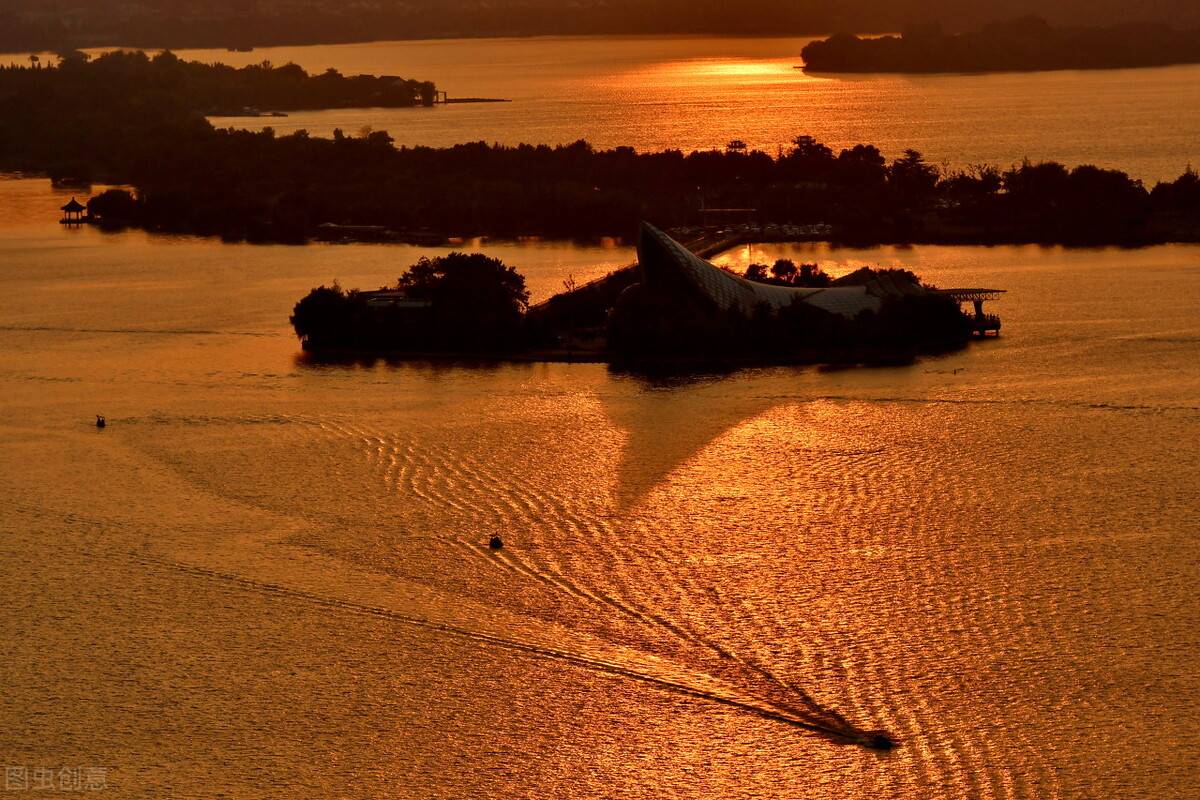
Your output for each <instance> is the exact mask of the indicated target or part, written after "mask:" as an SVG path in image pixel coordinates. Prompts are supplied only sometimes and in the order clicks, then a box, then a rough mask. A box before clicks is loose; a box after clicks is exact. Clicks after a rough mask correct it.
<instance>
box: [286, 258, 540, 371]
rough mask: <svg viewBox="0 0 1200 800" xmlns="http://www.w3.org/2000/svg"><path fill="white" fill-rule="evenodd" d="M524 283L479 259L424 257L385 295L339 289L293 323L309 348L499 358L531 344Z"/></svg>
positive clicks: (311, 300)
mask: <svg viewBox="0 0 1200 800" xmlns="http://www.w3.org/2000/svg"><path fill="white" fill-rule="evenodd" d="M528 304H529V292H528V291H527V290H526V289H525V278H524V277H523V276H522V275H521V274H520V273H518V272H517V271H516V270H515V269H513V268H512V267H509V266H506V265H505V264H504V263H503V262H501V261H500V260H499V259H495V258H491V257H489V256H485V255H482V254H480V253H450V254H449V255H446V256H439V257H437V258H432V259H430V258H422V259H421V260H420V261H418V262H417V263H416V264H413V265H412V266H411V267H409V269H408V270H407V271H406V272H405V273H404V274H403V275H402V276H400V278H399V279H398V280H397V281H396V283H395V284H394V285H393V286H390V287H384V288H383V289H381V290H380V291H379V292H359V291H357V290H351V291H345V290H343V289H342V288H341V287H340V286H338V285H337V284H336V283H334V285H333V286H331V287H326V286H319V287H317V288H315V289H313V290H312V291H311V292H309V293H308V295H306V296H305V297H304V298H302V299H301V300H300V301H299V302H298V303H297V304H296V307H295V309H294V310H293V312H292V316H291V323H292V327H293V329H294V330H295V332H296V336H298V337H299V338H300V339H301V341H303V342H304V344H305V347H306V348H308V349H314V350H320V349H341V348H345V349H356V350H376V351H384V350H386V351H396V352H453V353H495V352H505V351H509V350H513V349H517V348H520V347H522V346H523V345H524V343H525V341H526V331H525V320H524V314H525V310H526V309H527V307H528Z"/></svg>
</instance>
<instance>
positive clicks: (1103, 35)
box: [801, 16, 1200, 73]
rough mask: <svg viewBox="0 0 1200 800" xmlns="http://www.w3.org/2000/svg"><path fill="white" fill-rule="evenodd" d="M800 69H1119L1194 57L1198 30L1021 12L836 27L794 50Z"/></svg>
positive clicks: (1197, 57) (1198, 52) (1199, 59)
mask: <svg viewBox="0 0 1200 800" xmlns="http://www.w3.org/2000/svg"><path fill="white" fill-rule="evenodd" d="M801 53H802V55H803V58H804V64H805V70H806V71H808V72H819V73H839V72H873V73H889V72H898V73H954V72H960V73H961V72H967V73H980V72H1034V71H1040V70H1060V69H1126V68H1134V67H1162V66H1170V65H1175V64H1196V63H1200V29H1196V30H1175V29H1173V28H1171V27H1169V26H1167V25H1159V24H1146V23H1143V24H1125V25H1116V26H1112V27H1087V28H1085V27H1070V28H1055V27H1051V25H1050V24H1049V23H1048V22H1046V21H1045V20H1044V19H1041V18H1039V17H1034V16H1029V17H1022V18H1019V19H1014V20H1008V21H1005V22H994V23H992V24H990V25H987V26H985V27H983V28H982V29H980V30H978V31H973V32H970V33H948V32H945V31H943V30H942V28H941V26H940V25H924V26H917V27H911V28H909V29H908V30H906V31H905V32H904V34H903V35H902V36H898V37H897V36H880V37H871V38H860V37H858V36H853V35H850V34H838V35H836V36H833V37H830V38H828V39H824V40H822V41H816V42H811V43H809V44H808V45H806V46H805V47H804V49H803V50H802V51H801Z"/></svg>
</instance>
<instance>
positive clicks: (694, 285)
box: [291, 225, 998, 365]
mask: <svg viewBox="0 0 1200 800" xmlns="http://www.w3.org/2000/svg"><path fill="white" fill-rule="evenodd" d="M638 257H639V263H638V264H637V265H635V266H634V267H630V268H627V269H624V270H620V271H618V272H617V273H613V275H612V276H610V278H609V279H607V280H606V281H601V282H597V283H611V284H613V287H614V289H615V290H614V291H596V290H595V284H593V285H592V286H584V287H579V288H569V289H568V290H567V291H565V292H564V293H563V294H560V295H558V296H556V297H554V298H551V299H550V300H549V301H547V302H545V303H542V304H540V305H538V306H535V307H533V308H530V307H529V304H528V303H529V294H528V292H527V291H526V289H525V280H524V278H523V277H522V276H521V275H520V274H519V273H518V272H517V271H516V270H515V269H513V268H512V267H509V266H507V265H505V264H503V263H502V262H500V261H499V260H497V259H495V258H490V257H488V256H485V255H482V254H478V253H473V254H468V253H451V254H449V255H446V256H440V257H437V258H433V259H429V258H422V259H421V260H420V261H418V262H417V263H416V264H414V265H413V266H412V267H410V268H409V269H408V270H407V271H406V272H405V273H404V274H403V275H402V276H401V277H400V278H399V279H398V280H397V281H396V282H395V283H394V284H392V285H389V286H384V287H382V288H380V289H379V290H375V291H358V290H355V289H351V290H346V289H343V288H342V287H341V286H339V285H338V284H336V283H334V284H333V285H332V286H320V287H317V288H315V289H313V290H312V291H311V292H309V294H308V295H306V296H305V297H304V298H302V299H301V300H300V301H299V302H297V303H296V306H295V308H294V310H293V312H292V316H291V323H292V327H293V329H294V330H295V332H296V336H297V337H298V338H299V339H300V341H301V343H302V346H303V348H304V350H305V351H307V352H309V353H310V354H313V355H315V356H317V357H330V356H332V357H335V358H340V357H345V356H347V355H349V356H353V357H361V356H367V357H378V356H385V357H394V358H414V357H415V358H487V359H518V360H570V361H576V360H587V361H606V362H612V363H617V364H630V365H638V364H651V363H658V364H670V363H681V362H684V363H696V362H705V363H713V362H719V363H730V364H744V363H758V364H771V363H817V362H825V363H829V362H837V363H862V362H876V363H878V362H885V363H896V362H907V361H911V360H912V359H914V358H916V357H917V356H919V355H921V354H926V353H937V352H945V351H948V350H954V349H958V348H961V347H963V346H965V344H966V343H967V341H968V340H969V339H970V337H971V335H972V333H973V332H980V329H979V324H980V320H979V319H973V318H972V317H970V316H968V315H967V314H964V313H963V312H962V311H961V310H960V306H959V303H958V302H957V300H956V299H955V297H954V295H953V294H950V293H946V292H942V291H940V290H938V289H936V288H934V287H930V286H926V285H923V284H922V283H921V282H920V280H919V279H918V278H917V276H915V275H913V274H912V273H911V272H907V271H904V270H873V269H860V270H858V271H856V272H854V273H852V274H850V275H846V276H844V277H842V278H840V279H837V280H834V279H833V278H831V277H830V276H829V275H827V274H825V273H824V272H823V271H822V270H820V268H818V267H817V266H816V265H813V264H804V265H800V266H796V265H795V264H792V263H791V262H788V261H779V262H776V264H775V265H774V266H773V268H772V269H771V271H770V273H771V274H770V277H768V276H767V269H766V268H765V267H764V266H763V265H752V266H751V268H750V269H749V270H747V272H746V274H745V275H744V276H738V275H734V274H733V273H730V272H727V271H724V270H721V269H719V268H717V267H715V266H713V265H712V264H711V263H708V262H705V261H703V260H701V259H699V258H697V257H695V256H693V255H691V254H690V253H688V252H687V251H686V250H685V249H683V248H681V247H680V246H679V245H678V243H676V242H674V240H672V239H671V238H670V237H668V236H667V235H666V234H665V233H663V232H662V231H660V230H658V229H657V228H654V227H653V226H649V225H646V226H643V230H642V237H641V240H640V243H639V247H638ZM989 319H994V318H989ZM995 326H996V328H994V329H998V322H997V323H995Z"/></svg>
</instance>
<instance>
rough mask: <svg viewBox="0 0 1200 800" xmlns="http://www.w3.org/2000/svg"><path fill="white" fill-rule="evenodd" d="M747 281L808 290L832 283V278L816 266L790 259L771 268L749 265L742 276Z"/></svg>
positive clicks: (783, 260)
mask: <svg viewBox="0 0 1200 800" xmlns="http://www.w3.org/2000/svg"><path fill="white" fill-rule="evenodd" d="M742 277H744V278H746V279H747V280H752V281H757V282H758V283H772V284H775V285H776V286H800V287H805V288H809V289H819V288H822V287H825V286H829V285H830V284H831V283H833V278H832V277H831V276H830V275H829V274H828V273H826V272H825V270H823V269H821V268H820V267H819V266H818V265H816V264H801V265H800V266H798V267H797V266H796V262H794V261H792V260H791V259H790V258H779V259H776V260H775V263H774V264H772V265H771V266H769V267H768V266H767V265H766V264H751V265H749V266H748V267H746V272H745V274H744V275H743V276H742Z"/></svg>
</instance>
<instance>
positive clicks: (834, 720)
mask: <svg viewBox="0 0 1200 800" xmlns="http://www.w3.org/2000/svg"><path fill="white" fill-rule="evenodd" d="M127 557H128V558H129V559H131V560H133V561H136V562H138V563H141V564H143V565H145V566H147V567H151V568H166V569H171V570H175V571H178V572H184V573H187V574H189V575H192V576H195V577H198V578H203V579H207V580H214V581H220V582H222V583H224V584H226V585H228V586H231V587H234V588H236V589H239V590H242V591H247V592H253V593H257V594H266V595H274V596H277V597H281V598H286V599H288V600H293V601H299V602H305V603H310V604H313V605H317V606H322V607H325V608H328V609H332V610H336V611H338V612H340V613H348V614H359V615H366V616H372V617H377V618H381V619H385V620H388V621H390V622H394V623H397V624H402V625H406V626H410V627H414V628H419V629H421V630H424V631H429V632H433V633H436V634H441V635H449V636H454V637H457V638H460V639H464V640H467V641H470V642H473V643H476V644H479V645H483V646H489V647H495V648H499V649H502V650H507V651H510V652H516V653H521V654H524V655H527V656H532V657H535V658H542V659H548V660H553V661H558V662H561V663H565V664H569V665H572V666H574V667H578V668H581V669H587V670H591V671H593V672H599V673H604V674H608V675H613V676H617V677H621V678H626V679H629V680H634V681H637V682H639V683H644V684H649V685H651V686H655V687H657V688H659V689H663V690H666V691H670V692H673V693H675V694H679V695H684V696H687V697H692V698H695V699H697V700H703V701H707V702H711V703H716V704H719V705H723V706H726V707H729V708H735V709H738V710H739V711H743V712H746V713H750V714H754V715H756V716H758V717H761V718H763V719H768V720H772V721H775V722H781V723H785V724H787V725H791V726H794V727H796V728H800V729H803V730H806V731H809V732H811V733H814V734H818V735H820V736H822V737H824V738H826V739H828V740H829V741H832V742H834V743H838V744H852V745H860V746H863V747H868V748H874V749H890V748H891V747H893V746H894V745H895V742H894V740H893V739H892V738H891V737H890V736H888V735H887V734H886V733H883V732H881V731H869V730H864V729H861V728H858V727H856V726H854V725H853V724H851V723H850V722H849V721H847V720H845V719H844V718H843V717H841V716H840V715H838V714H836V712H832V711H830V710H828V709H821V708H820V707H819V706H818V707H817V708H816V709H813V708H797V707H793V706H789V705H785V704H780V703H778V702H775V701H772V700H767V699H764V698H761V697H757V696H755V695H752V694H748V693H745V692H742V691H739V690H738V689H736V688H734V687H732V686H729V685H726V684H725V683H724V682H722V681H720V680H719V679H717V678H714V677H712V676H710V675H706V674H704V673H700V672H696V671H692V670H687V669H685V668H682V667H678V666H676V665H673V664H671V663H669V662H668V661H666V660H664V659H661V658H658V657H655V656H651V655H649V654H644V653H643V654H638V660H639V661H641V662H642V663H637V664H634V663H628V661H629V659H628V654H627V653H624V652H618V653H616V654H615V655H610V656H607V657H604V656H600V655H596V654H592V653H585V652H576V651H572V650H568V649H565V648H562V647H556V646H551V645H547V644H543V643H537V642H533V641H528V640H524V639H519V638H515V637H508V636H501V635H497V634H492V633H487V632H484V631H478V630H473V629H471V628H468V627H465V626H462V625H458V624H455V623H452V622H446V621H441V620H436V619H430V618H427V617H424V616H418V615H415V614H408V613H404V612H401V611H397V610H395V609H391V608H386V607H383V606H377V605H371V604H367V603H358V602H354V601H350V600H345V599H341V598H336V597H329V596H326V595H322V594H319V593H316V592H310V591H306V590H303V589H297V588H294V587H288V586H284V585H282V584H279V583H271V582H268V581H261V580H257V579H254V578H249V577H246V576H243V575H237V574H234V573H230V572H224V571H221V570H216V569H211V568H208V567H203V566H199V565H195V564H186V563H183V562H179V561H173V560H169V559H164V558H157V557H154V556H150V555H147V554H144V553H129V554H127ZM618 659H621V660H618ZM623 662H625V663H623ZM757 669H759V670H761V668H757ZM762 672H763V673H764V674H765V675H768V676H769V675H770V673H769V672H766V671H765V670H762ZM771 678H772V680H775V681H776V682H778V683H779V684H780V685H781V686H786V684H784V683H783V682H782V681H779V679H777V678H774V677H773V676H771ZM801 696H802V698H803V700H804V705H805V706H808V705H809V704H810V703H812V701H811V699H810V698H808V697H807V696H806V695H803V694H802V695H801ZM814 711H819V713H814Z"/></svg>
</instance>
